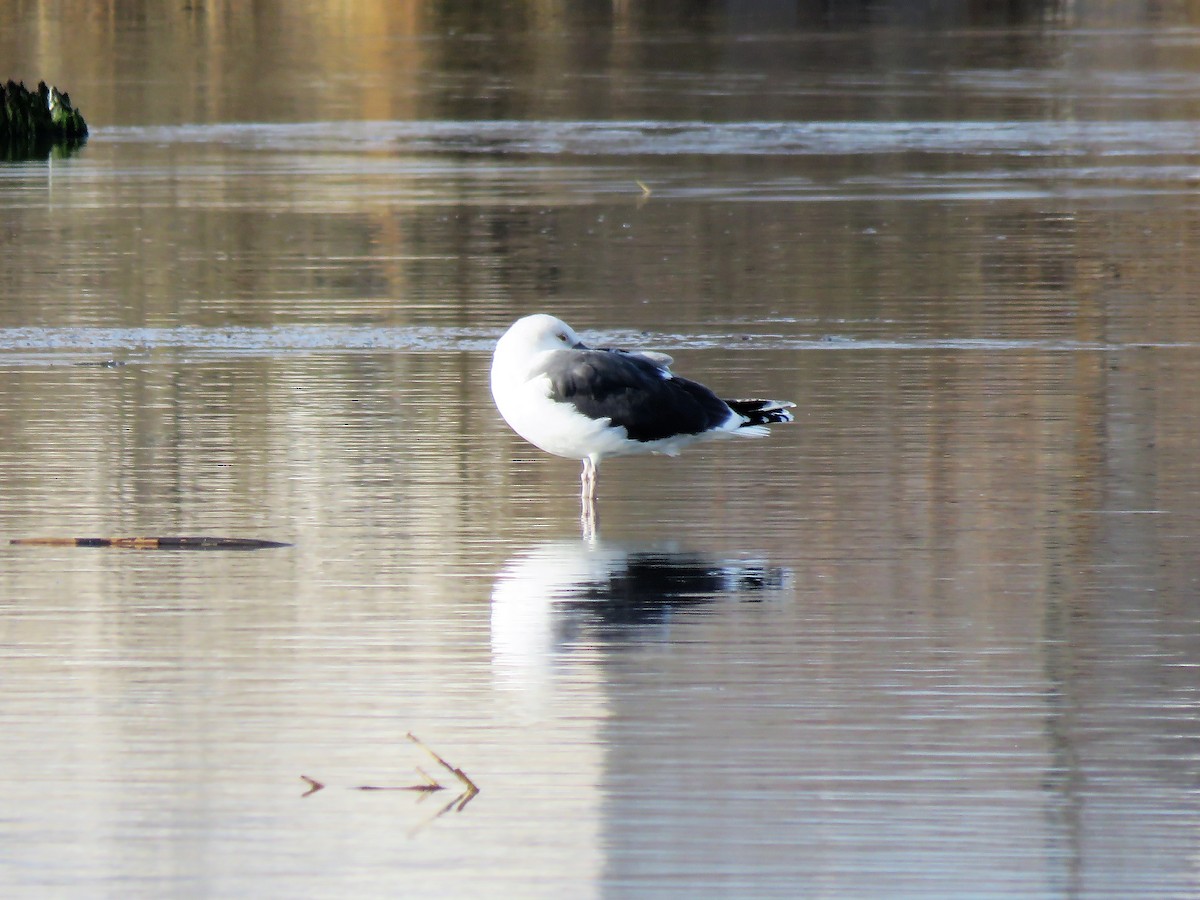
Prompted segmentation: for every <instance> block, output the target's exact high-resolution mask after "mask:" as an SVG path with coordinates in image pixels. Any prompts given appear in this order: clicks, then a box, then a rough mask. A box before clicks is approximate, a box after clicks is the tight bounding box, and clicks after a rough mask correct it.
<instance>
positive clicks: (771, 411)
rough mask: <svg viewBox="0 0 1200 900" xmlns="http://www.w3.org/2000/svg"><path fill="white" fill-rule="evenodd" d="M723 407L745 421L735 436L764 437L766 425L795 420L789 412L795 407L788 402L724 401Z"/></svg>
mask: <svg viewBox="0 0 1200 900" xmlns="http://www.w3.org/2000/svg"><path fill="white" fill-rule="evenodd" d="M725 405H726V406H728V407H729V408H730V409H732V410H733V411H734V412H735V413H737V414H738V415H739V416H741V417H742V418H743V419H745V420H746V421H744V422H742V424H741V425H739V426H738V428H737V434H745V435H764V434H766V433H767V428H766V426H767V425H776V424H778V423H780V422H791V421H793V420H794V419H795V418H796V417H795V416H793V415H792V414H791V412H789V410H790V409H791V408H792V407H794V406H795V405H796V404H795V403H792V402H791V401H790V400H726V401H725Z"/></svg>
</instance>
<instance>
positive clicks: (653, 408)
mask: <svg viewBox="0 0 1200 900" xmlns="http://www.w3.org/2000/svg"><path fill="white" fill-rule="evenodd" d="M670 365H671V357H669V356H667V355H665V354H663V353H652V352H646V351H636V350H618V349H614V348H611V347H589V346H588V345H586V344H585V343H583V341H581V340H580V339H579V335H577V334H576V333H575V331H574V330H573V329H572V328H571V327H570V326H569V325H567V324H566V323H565V322H563V321H562V320H560V319H556V318H555V317H554V316H549V315H546V314H544V313H538V314H537V315H532V316H526V317H525V318H523V319H518V320H517V321H516V322H515V323H513V325H512V327H510V328H509V329H508V331H506V332H505V333H504V335H503V336H502V337H501V338H500V340H499V341H498V342H497V344H496V350H495V353H494V354H493V355H492V379H491V380H492V397H493V398H494V399H495V401H496V407H497V409H499V410H500V415H502V416H503V417H504V421H506V422H507V423H508V424H509V426H510V427H511V428H512V430H513V431H515V432H516V433H517V434H519V435H520V436H521V437H523V438H524V439H525V440H527V441H529V443H531V444H533V445H534V446H535V447H539V448H541V449H542V450H545V451H546V452H547V453H553V454H554V455H555V456H564V457H567V458H568V459H579V460H582V461H583V473H582V475H581V481H582V483H583V491H582V501H583V505H584V511H585V514H586V513H587V511H588V510H589V509H590V508H592V505H593V504H594V501H595V495H596V467H597V466H598V465H599V464H600V461H601V460H602V459H605V458H606V457H609V456H628V455H631V454H637V453H662V454H665V455H667V456H676V455H678V453H679V451H680V450H682V449H683V448H684V447H686V446H688V445H689V444H693V443H695V442H697V441H702V440H708V439H710V438H717V437H729V436H737V437H762V436H763V435H765V434H767V426H768V425H773V424H776V423H779V422H790V421H792V418H793V416H792V414H791V413H790V412H789V411H788V410H789V408H791V407H793V406H795V404H794V403H790V402H788V401H786V400H722V399H721V398H720V397H718V396H717V395H716V394H714V393H713V392H712V391H710V390H709V389H708V388H706V387H705V386H704V385H702V384H697V383H696V382H694V381H689V380H688V379H686V378H680V377H679V376H678V375H675V374H674V373H672V372H671V370H670V368H669V367H670Z"/></svg>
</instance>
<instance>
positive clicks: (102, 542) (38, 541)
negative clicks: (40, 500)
mask: <svg viewBox="0 0 1200 900" xmlns="http://www.w3.org/2000/svg"><path fill="white" fill-rule="evenodd" d="M9 543H10V544H23V545H25V546H32V547H119V548H121V549H124V550H267V549H270V548H273V547H290V546H292V545H291V544H285V543H283V542H281V541H260V540H258V539H257V538H227V537H207V536H203V537H88V538H64V537H31V538H13V539H12V540H10V541H9Z"/></svg>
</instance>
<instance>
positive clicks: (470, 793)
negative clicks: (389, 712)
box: [408, 731, 479, 809]
mask: <svg viewBox="0 0 1200 900" xmlns="http://www.w3.org/2000/svg"><path fill="white" fill-rule="evenodd" d="M408 739H409V740H410V741H412V742H413V743H414V744H416V745H417V746H418V747H420V748H421V749H422V750H424V751H425V752H426V753H428V754H429V755H430V756H432V757H433V758H434V759H436V760H437V761H438V763H439V764H440V765H441V766H442V768H443V769H445V770H446V771H447V772H449V773H450V774H452V775H453V776H454V777H455V778H457V779H458V780H459V781H461V782H462V783H463V785H464V786H465V787H466V791H465V792H464V795H463V796H464V799H463V802H462V803H460V804H459V805H458V808H459V809H462V808H463V807H464V806H466V805H467V804H468V803H469V802H470V801H471V798H472V797H474V796H475V795H476V794H478V793H479V787H478V786H477V785H476V784H475V782H473V781H472V780H471V779H470V777H469V776H468V775H467V773H466V772H464V771H463V770H462V769H460V768H458V767H457V766H452V765H450V763H448V762H446V760H444V759H442V758H441V757H440V756H438V755H437V754H436V753H434V752H433V750H432V749H431V748H430V747H429V746H428V745H427V744H425V743H424V742H423V741H422V740H421V739H420V738H418V737H417V736H416V735H415V734H413V733H412V732H411V731H410V732H409V733H408Z"/></svg>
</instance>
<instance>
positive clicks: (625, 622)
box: [492, 542, 789, 687]
mask: <svg viewBox="0 0 1200 900" xmlns="http://www.w3.org/2000/svg"><path fill="white" fill-rule="evenodd" d="M788 580H789V571H788V570H787V569H782V568H779V567H771V566H767V565H765V564H764V563H762V562H758V561H722V560H714V559H709V558H706V557H704V556H701V555H699V554H695V553H680V552H675V551H668V550H655V549H630V548H622V547H618V546H613V545H605V544H601V543H592V542H561V543H549V544H543V545H541V546H538V547H535V548H533V549H531V550H527V551H525V552H524V553H521V554H518V555H517V556H515V557H513V558H512V559H511V560H509V562H508V564H507V565H506V566H505V567H504V569H503V570H502V571H501V572H500V574H499V575H498V576H497V578H496V584H495V586H494V587H493V589H492V663H493V670H494V672H495V674H496V677H497V678H498V679H499V680H500V681H501V682H503V683H505V684H509V685H513V686H519V687H533V686H536V685H538V684H541V683H544V682H545V681H547V680H548V679H549V676H550V675H551V673H552V672H553V670H554V669H555V668H556V665H557V664H559V663H563V662H567V661H568V659H567V656H568V654H567V652H566V651H567V650H568V649H569V645H570V644H572V643H579V642H580V641H581V636H582V635H585V634H587V635H589V636H590V637H592V638H594V639H595V640H597V641H603V640H605V639H608V640H612V639H613V638H614V637H616V636H619V635H621V634H622V633H624V634H625V636H627V637H628V636H629V632H630V629H631V628H634V627H636V626H640V625H646V624H654V623H663V622H666V621H667V620H669V618H670V616H671V613H672V612H673V611H674V610H676V609H679V608H680V607H684V606H689V605H695V604H703V603H707V602H710V601H713V600H716V599H718V598H720V597H725V596H736V595H740V594H745V593H748V592H752V591H761V590H770V589H777V588H780V587H783V586H785V585H786V583H787V582H788Z"/></svg>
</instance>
